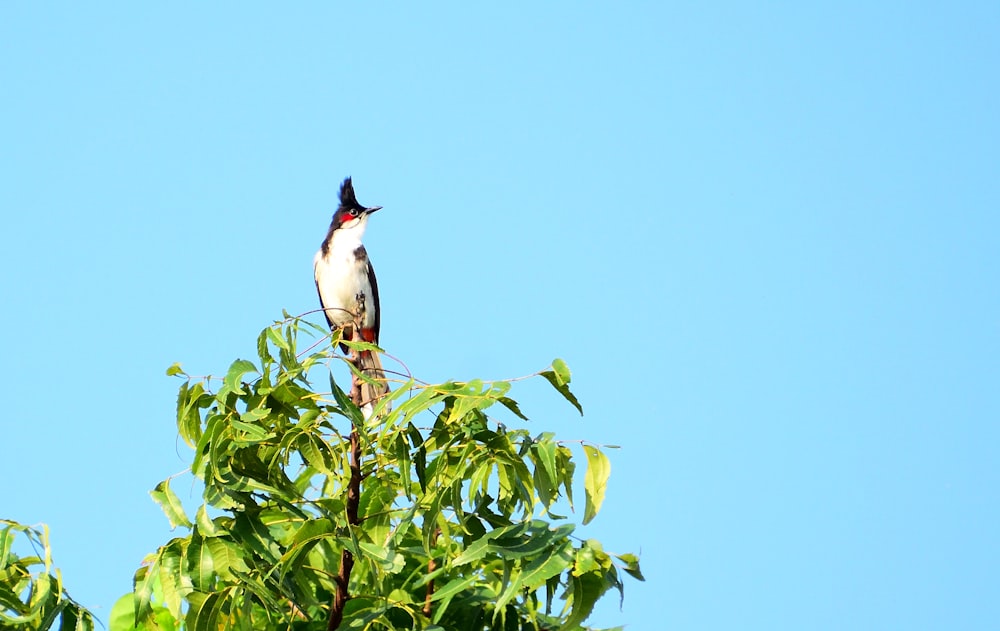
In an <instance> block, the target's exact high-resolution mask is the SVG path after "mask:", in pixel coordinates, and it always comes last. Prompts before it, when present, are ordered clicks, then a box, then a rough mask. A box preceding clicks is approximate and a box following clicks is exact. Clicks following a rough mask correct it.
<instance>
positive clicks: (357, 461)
mask: <svg viewBox="0 0 1000 631" xmlns="http://www.w3.org/2000/svg"><path fill="white" fill-rule="evenodd" d="M364 304H365V301H364V297H363V296H361V297H359V299H358V307H359V309H358V312H357V313H356V314H355V315H354V326H353V327H351V340H352V341H354V342H361V341H363V340H362V338H361V323H362V321H363V320H364V313H365V312H364ZM360 359H361V353H360V352H358V351H357V350H356V349H353V348H352V349H351V351H350V361H351V363H352V364H354V366H355V367H356V368H358V369H359V371H360V364H359V362H360ZM361 385H362V382H361V380H360V379H359V378H358V376H357V374H355V373H354V372H353V371H352V372H351V402H352V403H354V404H355V405H357V406H358V407H361V405H362V403H363V397H362V393H361ZM350 443H351V455H350V464H349V467H350V472H351V478H350V480H349V481H348V483H347V503H346V512H347V523H348V528H353V527H354V526H357V525H359V524H360V523H361V520H360V519H359V518H358V504H359V502H360V501H361V436H360V435H359V434H358V427H357V425H355V424H353V423H352V424H351V437H350ZM353 569H354V555H353V554H351V551H350V550H348V549H347V548H344V549H343V550H342V551H341V552H340V571H339V572H337V578H336V583H337V591H336V592H335V593H334V595H333V604H332V605H331V606H330V619H329V621H328V622H327V625H326V628H327V631H335V630H336V629H337V628H338V627H339V626H340V623H341V621H342V620H343V619H344V607H345V606H346V605H347V601H348V600H349V599H350V597H351V595H350V593H349V592H348V591H347V588H348V586H349V585H350V582H351V570H353Z"/></svg>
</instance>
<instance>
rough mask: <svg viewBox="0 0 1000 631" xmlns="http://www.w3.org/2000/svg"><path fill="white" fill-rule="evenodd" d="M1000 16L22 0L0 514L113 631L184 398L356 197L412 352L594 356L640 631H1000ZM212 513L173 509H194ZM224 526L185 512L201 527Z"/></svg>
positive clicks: (5, 43)
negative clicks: (177, 373)
mask: <svg viewBox="0 0 1000 631" xmlns="http://www.w3.org/2000/svg"><path fill="white" fill-rule="evenodd" d="M998 35H1000V5H997V4H996V3H987V2H983V3H964V2H959V3H951V4H950V5H949V6H948V7H947V8H943V7H941V6H937V5H936V4H932V3H901V2H883V3H846V4H845V3H843V2H839V3H810V4H809V5H808V6H807V5H802V4H801V3H798V4H795V3H788V4H783V3H766V4H759V3H758V4H755V5H754V6H749V5H748V4H744V3H732V4H728V3H678V4H668V3H652V2H650V3H616V4H612V3H607V4H605V5H597V4H595V3H583V4H580V3H558V2H555V3H537V4H517V3H515V4H511V3H506V4H503V5H501V6H496V7H484V6H478V5H474V4H469V3H454V4H432V5H428V4H426V3H424V4H420V5H407V6H402V7H400V6H393V7H390V8H387V7H377V6H370V5H366V6H360V5H359V6H342V7H336V8H335V7H333V6H332V5H327V4H319V3H303V4H297V5H295V6H292V7H288V6H281V7H279V6H277V5H268V6H263V5H254V4H250V5H247V4H237V3H216V4H214V5H212V6H204V5H198V4H173V5H171V6H170V7H166V6H152V5H142V6H138V5H125V4H118V5H115V4H107V3H106V4H99V3H98V4H86V5H81V4H69V3H65V4H63V5H62V6H52V5H48V6H46V7H45V8H42V7H41V5H30V6H29V5H23V4H18V5H14V4H7V5H4V7H3V8H2V9H0V85H2V86H3V88H2V95H3V97H2V99H0V132H2V142H0V191H2V199H3V206H4V220H3V225H4V228H3V233H4V235H5V236H6V238H5V239H4V247H3V248H2V249H0V270H2V289H3V295H4V304H5V305H6V308H4V309H2V310H0V318H2V321H0V322H2V327H3V330H4V331H5V332H6V336H5V340H4V342H5V343H4V346H5V357H6V361H4V362H3V363H2V364H0V366H2V368H0V370H2V373H0V378H2V383H3V384H4V385H5V386H6V388H7V397H6V405H5V412H6V414H5V416H6V419H7V420H6V422H5V423H4V439H3V444H4V449H3V452H4V456H3V458H2V459H0V475H2V476H3V479H4V480H5V483H4V484H3V485H2V489H0V516H2V517H6V518H11V519H17V520H19V521H22V522H25V523H37V522H46V523H48V524H49V525H50V526H51V528H52V537H53V541H54V547H55V555H56V561H57V563H58V564H59V565H60V566H61V567H62V568H63V572H64V577H65V579H66V581H67V583H68V585H69V587H70V590H71V592H72V593H73V594H74V595H75V596H76V598H78V599H79V600H81V601H82V602H83V603H84V604H86V605H88V606H91V607H92V608H94V609H95V610H96V611H97V613H98V615H99V616H100V617H102V618H106V615H107V612H108V610H109V608H110V606H111V604H112V603H113V602H114V600H115V599H116V598H117V597H118V596H119V595H121V594H122V593H125V592H126V591H128V590H129V589H130V582H131V576H132V573H133V571H134V570H135V568H136V566H137V564H138V563H139V562H140V560H141V559H142V557H143V555H144V554H146V553H147V552H149V551H151V550H153V549H155V547H156V546H157V545H158V544H160V543H162V542H163V541H165V540H166V539H168V538H169V537H170V536H171V533H170V532H169V530H168V528H167V523H166V520H165V519H164V517H163V516H162V514H161V513H160V511H159V509H158V508H157V507H156V506H155V505H154V504H153V502H152V501H151V500H150V499H149V496H148V494H147V492H148V490H149V489H151V488H152V487H153V486H154V485H155V484H156V483H157V482H158V481H159V480H161V479H163V478H164V477H166V476H168V475H171V474H174V473H177V472H179V471H180V470H182V469H183V468H184V466H185V460H186V457H187V453H186V452H185V450H184V448H183V445H182V444H181V443H180V442H179V441H178V440H177V439H176V429H175V426H174V418H173V414H174V410H173V406H174V399H175V393H176V388H177V385H178V382H176V381H175V380H172V379H168V378H166V377H165V376H164V369H165V368H166V367H167V366H169V365H170V364H171V363H173V362H175V361H179V362H182V363H183V365H184V366H185V368H186V369H188V371H189V372H192V373H193V374H204V373H220V372H223V371H224V370H225V368H226V367H227V366H228V365H229V363H230V362H231V361H232V360H233V359H235V358H236V357H240V356H248V355H251V354H252V352H253V348H254V346H253V344H254V341H255V336H256V334H257V333H258V332H259V330H260V329H261V328H263V327H264V326H266V325H268V324H269V323H270V322H271V321H272V320H274V319H276V318H279V317H280V315H281V310H282V309H287V310H288V311H290V312H292V313H302V312H305V311H308V310H311V309H314V308H316V306H317V305H316V296H315V290H314V287H313V283H312V277H311V274H312V271H311V262H312V256H313V253H314V252H315V250H316V249H317V247H318V245H319V242H320V240H321V239H322V237H323V235H324V234H325V230H326V227H327V225H328V222H329V219H330V215H331V214H332V212H333V210H334V209H335V206H336V200H335V197H336V192H337V186H338V185H339V183H340V181H341V179H342V178H343V177H344V176H346V175H353V176H354V178H355V186H356V190H357V193H358V197H359V199H360V200H361V202H362V203H364V204H368V205H376V204H378V205H382V206H384V207H385V210H383V211H381V212H380V213H379V214H378V215H376V216H374V217H373V220H372V222H371V225H370V228H369V231H368V235H367V239H366V241H367V243H368V250H369V253H370V254H371V256H372V258H373V261H374V263H375V266H376V269H377V271H378V274H379V285H380V289H381V293H382V304H383V309H384V315H383V324H382V342H383V346H385V347H386V349H387V350H389V351H390V352H391V353H393V354H394V355H397V356H399V357H401V358H403V359H404V360H405V361H406V362H407V364H408V365H409V367H410V369H411V370H412V371H413V372H414V373H415V374H416V375H418V376H420V377H422V378H424V379H427V380H442V379H447V378H455V379H466V378H472V377H481V378H501V377H512V376H519V375H523V374H526V373H530V372H533V371H535V370H538V369H541V368H544V367H545V366H547V365H548V363H549V362H550V361H551V359H552V358H553V357H563V358H565V359H566V360H567V361H568V362H569V365H570V366H571V367H572V369H573V370H574V390H575V392H576V394H577V396H578V397H579V398H580V400H581V402H582V403H583V405H584V408H585V411H586V416H585V417H583V418H582V419H580V418H579V417H578V416H576V415H575V412H574V411H573V410H572V408H570V407H569V406H567V405H565V404H563V403H562V401H561V400H560V399H559V398H558V397H557V396H556V395H554V394H553V393H549V392H548V391H546V389H545V388H544V387H541V386H539V385H530V384H529V385H524V386H523V387H522V388H521V389H520V390H517V389H515V391H514V394H515V395H517V393H518V392H520V393H521V401H522V407H523V409H524V410H525V412H526V413H527V414H528V415H529V416H530V417H531V418H532V421H531V427H532V428H537V430H538V431H555V432H557V434H558V435H559V436H560V437H562V438H565V439H587V440H591V441H594V442H597V443H613V444H618V445H621V446H622V449H621V450H618V451H613V452H611V454H610V455H611V457H612V465H613V471H612V477H611V482H610V488H609V496H608V499H607V501H606V503H605V506H604V510H603V512H602V514H601V515H600V516H599V517H598V519H597V520H596V521H595V522H593V523H592V524H590V525H588V526H587V527H585V528H583V529H582V530H581V532H582V533H584V534H585V535H587V536H593V537H597V538H599V539H601V540H602V541H604V543H605V545H606V547H607V548H609V549H612V550H615V551H622V552H624V551H637V552H638V551H641V554H642V563H643V569H644V572H645V574H646V577H647V582H646V583H644V584H639V583H636V582H634V581H633V582H630V583H629V584H628V585H627V589H626V598H625V603H624V607H623V609H622V610H621V611H619V610H618V608H617V603H616V602H611V601H613V600H614V599H613V598H612V599H610V600H609V602H608V603H607V604H606V605H604V606H602V608H601V609H600V610H599V611H598V612H597V613H596V615H595V617H594V618H593V620H592V621H593V622H594V623H595V624H599V625H606V626H610V625H613V624H623V623H624V624H628V625H630V627H629V628H631V629H666V628H700V629H731V628H742V629H799V628H810V629H844V628H852V629H885V628H907V629H936V628H985V627H987V626H991V625H995V624H996V620H997V619H998V617H1000V605H998V604H997V600H996V594H997V592H998V590H1000V570H998V568H1000V540H998V537H997V524H998V523H1000V514H998V506H1000V501H998V500H1000V469H998V467H997V462H998V458H1000V426H998V419H1000V396H998V392H1000V388H998V377H1000V359H998V358H1000V292H998V291H997V280H998V273H1000V254H998V253H1000V225H998V216H1000V215H998V209H1000V172H998V165H1000V117H998V116H997V112H998V111H1000V92H998V79H997V77H998V75H997V68H998V67H1000V43H998V42H1000V37H998ZM178 490H179V491H181V493H182V494H183V493H184V490H183V489H178ZM194 499H195V498H193V497H192V498H190V501H192V502H193V501H194Z"/></svg>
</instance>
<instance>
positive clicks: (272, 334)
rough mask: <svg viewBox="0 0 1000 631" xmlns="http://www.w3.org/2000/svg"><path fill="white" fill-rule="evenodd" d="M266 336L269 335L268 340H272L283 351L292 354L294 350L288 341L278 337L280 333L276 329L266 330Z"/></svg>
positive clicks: (270, 327)
mask: <svg viewBox="0 0 1000 631" xmlns="http://www.w3.org/2000/svg"><path fill="white" fill-rule="evenodd" d="M264 334H265V335H267V339H268V340H270V341H271V343H272V344H274V345H275V346H277V347H278V348H280V349H281V350H283V351H286V352H291V350H292V348H291V346H289V344H288V341H287V340H286V339H285V338H283V337H281V336H280V335H278V332H277V331H275V330H274V327H272V326H269V327H267V328H266V329H264Z"/></svg>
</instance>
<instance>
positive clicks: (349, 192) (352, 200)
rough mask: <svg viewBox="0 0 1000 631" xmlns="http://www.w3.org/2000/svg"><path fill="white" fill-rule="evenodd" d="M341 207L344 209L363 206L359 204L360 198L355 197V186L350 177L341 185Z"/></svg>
mask: <svg viewBox="0 0 1000 631" xmlns="http://www.w3.org/2000/svg"><path fill="white" fill-rule="evenodd" d="M340 205H341V206H343V207H344V208H354V207H358V206H361V204H359V203H358V198H357V197H355V196H354V184H352V183H351V178H350V177H348V178H347V179H345V180H344V183H343V184H341V185H340Z"/></svg>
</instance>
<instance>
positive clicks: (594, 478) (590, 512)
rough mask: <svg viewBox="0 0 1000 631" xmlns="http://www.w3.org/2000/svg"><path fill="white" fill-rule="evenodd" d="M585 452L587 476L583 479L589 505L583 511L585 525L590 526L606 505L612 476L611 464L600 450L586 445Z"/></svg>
mask: <svg viewBox="0 0 1000 631" xmlns="http://www.w3.org/2000/svg"><path fill="white" fill-rule="evenodd" d="M583 451H584V453H586V454H587V475H586V476H584V479H583V489H584V491H586V494H587V503H586V507H585V508H584V511H583V523H584V524H588V523H590V520H592V519H593V518H594V517H595V516H596V515H597V512H598V511H599V510H601V504H603V503H604V492H605V490H607V486H608V477H609V476H610V475H611V462H610V461H609V460H608V457H607V456H605V455H604V454H603V453H601V451H600V450H599V449H597V448H596V447H592V446H591V445H584V446H583Z"/></svg>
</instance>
